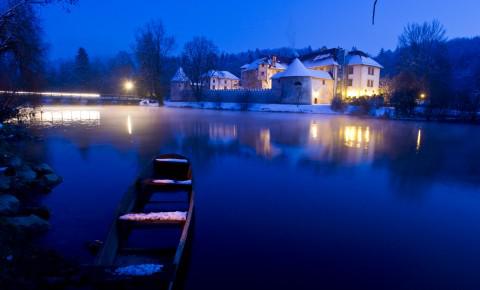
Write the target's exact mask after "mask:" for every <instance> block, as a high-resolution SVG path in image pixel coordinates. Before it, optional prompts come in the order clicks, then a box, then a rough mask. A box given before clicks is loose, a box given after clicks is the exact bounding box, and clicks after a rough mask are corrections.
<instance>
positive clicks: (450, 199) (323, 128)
mask: <svg viewBox="0 0 480 290" xmlns="http://www.w3.org/2000/svg"><path fill="white" fill-rule="evenodd" d="M41 111H42V113H41V114H37V117H36V119H35V121H34V122H33V123H32V124H31V126H32V127H33V128H34V130H35V131H36V132H37V133H38V134H39V135H41V136H42V137H43V138H44V139H45V142H44V143H42V144H38V145H37V146H36V147H33V148H32V149H31V152H30V154H31V155H32V156H38V157H44V158H45V160H46V162H48V163H49V164H51V165H52V167H53V168H55V170H56V171H57V172H58V173H59V174H60V175H62V176H63V178H64V182H63V183H62V184H61V185H60V186H58V187H57V188H55V190H54V191H53V192H52V193H51V194H49V195H48V196H46V197H45V199H44V203H45V204H46V205H47V206H48V207H49V208H50V209H51V210H52V220H51V222H52V230H51V231H50V232H49V233H48V234H47V236H46V237H45V238H44V239H43V240H42V242H43V243H44V244H45V245H47V246H49V247H52V248H55V249H57V250H59V251H60V252H62V253H63V254H65V255H67V256H68V257H70V258H72V259H76V260H79V261H81V262H82V263H88V262H90V261H91V260H92V257H91V256H89V254H88V253H87V251H86V249H85V247H84V243H85V242H87V241H92V240H95V239H100V240H102V239H104V238H105V236H106V233H107V231H108V227H109V225H110V223H111V222H112V219H113V214H114V211H115V208H116V207H117V203H118V201H119V200H120V198H121V196H122V194H123V193H124V192H125V191H126V189H127V187H128V186H129V185H130V184H131V183H132V182H133V181H134V180H135V177H136V174H138V172H139V171H140V170H141V168H142V167H143V166H145V165H146V164H147V163H148V161H149V160H150V159H151V158H152V157H153V156H154V155H155V154H157V153H166V152H176V153H180V154H184V155H186V156H188V157H190V158H191V159H192V163H193V170H194V171H193V172H194V179H195V189H196V198H197V200H196V216H195V224H194V225H195V229H194V237H193V238H194V239H193V247H192V253H191V256H190V257H189V262H190V267H189V274H188V277H187V283H186V284H187V289H312V287H313V288H315V289H323V288H324V289H478V288H479V287H480V276H479V275H478V270H477V268H478V267H476V265H477V264H478V261H479V260H480V247H478V245H479V244H480V227H479V226H478V225H479V224H480V211H479V210H478V209H479V208H480V169H479V166H478V161H479V160H480V151H479V150H478V148H480V134H479V133H480V127H477V126H470V125H457V124H434V123H417V122H398V121H397V122H395V121H382V120H371V119H358V118H351V117H345V116H322V115H308V114H276V113H253V112H225V111H223V112H220V111H202V110H189V109H171V108H147V107H137V106H98V107H95V106H88V107H86V106H85V107H81V106H52V107H44V108H42V109H41ZM312 285H313V286H312Z"/></svg>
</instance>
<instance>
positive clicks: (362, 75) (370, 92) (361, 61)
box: [343, 50, 383, 98]
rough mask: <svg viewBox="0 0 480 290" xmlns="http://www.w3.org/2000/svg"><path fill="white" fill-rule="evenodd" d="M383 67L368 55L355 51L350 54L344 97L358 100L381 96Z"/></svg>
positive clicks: (346, 67)
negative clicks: (359, 98) (357, 98)
mask: <svg viewBox="0 0 480 290" xmlns="http://www.w3.org/2000/svg"><path fill="white" fill-rule="evenodd" d="M381 69H383V66H382V65H381V64H379V63H378V62H377V61H375V60H374V59H373V58H371V57H370V56H368V54H366V53H364V52H362V51H359V50H354V51H351V52H349V53H348V55H347V59H346V64H345V72H344V73H345V77H344V78H345V84H344V90H343V96H344V97H350V98H352V97H353V98H356V97H361V96H369V97H371V96H375V95H379V94H380V90H379V88H380V71H381Z"/></svg>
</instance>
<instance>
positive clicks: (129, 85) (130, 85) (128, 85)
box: [123, 81, 135, 92]
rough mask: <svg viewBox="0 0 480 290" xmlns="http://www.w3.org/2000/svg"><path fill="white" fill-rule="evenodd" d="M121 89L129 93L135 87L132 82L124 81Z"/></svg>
mask: <svg viewBox="0 0 480 290" xmlns="http://www.w3.org/2000/svg"><path fill="white" fill-rule="evenodd" d="M123 87H124V88H125V90H126V91H127V92H130V91H132V90H133V88H134V87H135V84H134V83H133V82H132V81H126V82H125V83H124V84H123Z"/></svg>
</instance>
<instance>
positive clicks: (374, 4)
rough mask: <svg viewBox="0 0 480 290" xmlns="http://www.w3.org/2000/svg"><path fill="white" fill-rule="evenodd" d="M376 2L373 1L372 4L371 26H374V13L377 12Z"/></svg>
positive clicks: (376, 0)
mask: <svg viewBox="0 0 480 290" xmlns="http://www.w3.org/2000/svg"><path fill="white" fill-rule="evenodd" d="M377 2H378V0H375V1H374V2H373V15H372V25H375V13H376V12H377Z"/></svg>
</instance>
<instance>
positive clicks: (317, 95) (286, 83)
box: [272, 58, 334, 105]
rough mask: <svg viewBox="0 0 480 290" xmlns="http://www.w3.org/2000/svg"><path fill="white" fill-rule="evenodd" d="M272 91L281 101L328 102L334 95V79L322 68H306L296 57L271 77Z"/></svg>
mask: <svg viewBox="0 0 480 290" xmlns="http://www.w3.org/2000/svg"><path fill="white" fill-rule="evenodd" d="M272 80H273V88H272V89H273V91H274V92H275V93H276V94H277V95H279V96H280V97H281V103H287V104H301V105H319V104H330V103H331V101H332V99H333V96H334V91H333V89H334V80H333V78H332V76H331V75H330V74H329V73H328V72H326V71H323V70H313V69H308V68H306V67H305V65H304V64H303V63H302V62H301V61H300V60H299V59H298V58H296V59H295V60H294V61H293V62H292V63H291V64H290V65H289V66H288V68H287V69H286V70H285V71H283V72H280V73H277V74H275V75H274V76H273V77H272Z"/></svg>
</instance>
